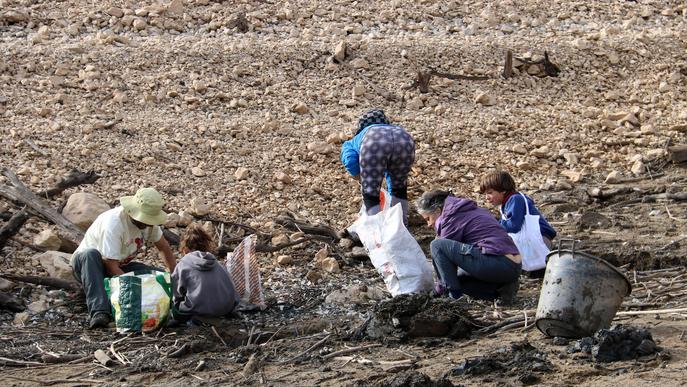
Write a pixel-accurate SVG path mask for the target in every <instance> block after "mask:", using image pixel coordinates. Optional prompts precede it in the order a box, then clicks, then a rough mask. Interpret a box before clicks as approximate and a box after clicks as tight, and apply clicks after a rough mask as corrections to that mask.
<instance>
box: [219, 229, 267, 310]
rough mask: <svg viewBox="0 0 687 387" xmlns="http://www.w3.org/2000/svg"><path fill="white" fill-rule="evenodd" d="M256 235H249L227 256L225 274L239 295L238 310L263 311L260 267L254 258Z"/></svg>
mask: <svg viewBox="0 0 687 387" xmlns="http://www.w3.org/2000/svg"><path fill="white" fill-rule="evenodd" d="M257 240H258V237H257V235H254V234H251V235H249V236H247V237H245V238H243V240H242V241H241V243H240V244H239V245H238V246H236V248H235V249H234V252H233V253H231V254H229V255H227V272H229V277H231V282H233V283H234V287H235V288H236V293H237V294H238V295H239V298H240V301H239V308H240V309H254V308H257V309H260V310H263V309H265V307H266V306H265V295H264V293H263V291H262V282H261V279H260V266H259V265H258V259H257V257H256V256H255V245H256V244H257Z"/></svg>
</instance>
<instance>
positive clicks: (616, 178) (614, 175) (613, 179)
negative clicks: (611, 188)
mask: <svg viewBox="0 0 687 387" xmlns="http://www.w3.org/2000/svg"><path fill="white" fill-rule="evenodd" d="M621 179H622V175H621V174H620V172H618V171H611V173H609V174H608V175H607V176H606V180H604V182H605V183H606V184H617V183H620V181H621Z"/></svg>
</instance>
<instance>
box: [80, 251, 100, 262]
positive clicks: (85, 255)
mask: <svg viewBox="0 0 687 387" xmlns="http://www.w3.org/2000/svg"><path fill="white" fill-rule="evenodd" d="M79 255H80V256H81V261H82V263H83V264H94V263H95V264H98V265H102V264H103V263H102V262H103V255H102V254H100V251H98V250H96V249H86V250H84V251H82V252H81V253H79Z"/></svg>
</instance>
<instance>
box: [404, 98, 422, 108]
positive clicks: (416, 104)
mask: <svg viewBox="0 0 687 387" xmlns="http://www.w3.org/2000/svg"><path fill="white" fill-rule="evenodd" d="M424 106H425V103H424V102H422V100H421V99H420V98H413V99H411V100H410V101H408V105H407V107H408V109H411V110H420V109H422V108H423V107H424Z"/></svg>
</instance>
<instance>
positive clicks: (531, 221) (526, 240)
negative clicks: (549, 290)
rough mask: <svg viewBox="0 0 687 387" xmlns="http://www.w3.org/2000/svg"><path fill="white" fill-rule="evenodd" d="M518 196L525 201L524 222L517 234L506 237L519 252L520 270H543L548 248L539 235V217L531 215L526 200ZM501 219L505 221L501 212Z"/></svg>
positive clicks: (523, 196)
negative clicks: (509, 238)
mask: <svg viewBox="0 0 687 387" xmlns="http://www.w3.org/2000/svg"><path fill="white" fill-rule="evenodd" d="M520 196H522V199H523V200H524V201H525V221H524V222H522V228H521V229H520V231H519V232H516V233H508V235H510V237H511V238H512V239H513V242H515V246H517V247H518V250H519V251H520V256H521V257H522V270H525V271H534V270H539V269H543V268H545V267H546V255H547V254H548V253H549V248H548V247H546V244H545V243H544V238H543V237H542V235H541V229H540V227H539V215H531V214H530V207H529V205H528V204H527V198H526V197H525V195H523V194H522V193H521V194H520ZM499 211H500V208H499ZM501 219H503V220H506V218H505V215H504V214H503V212H501Z"/></svg>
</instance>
